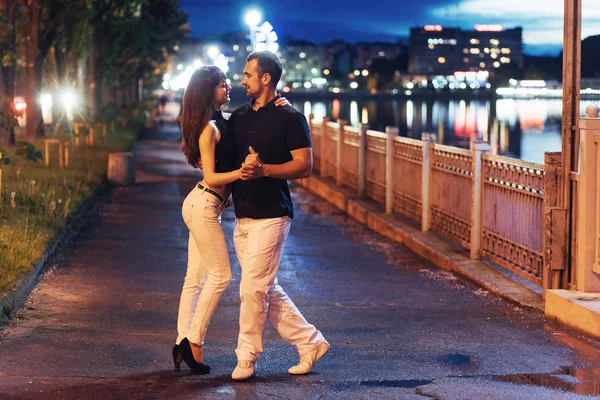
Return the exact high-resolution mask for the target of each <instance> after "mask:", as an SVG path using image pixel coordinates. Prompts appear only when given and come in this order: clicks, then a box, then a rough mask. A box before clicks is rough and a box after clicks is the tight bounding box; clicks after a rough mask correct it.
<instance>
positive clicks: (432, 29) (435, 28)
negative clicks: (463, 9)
mask: <svg viewBox="0 0 600 400" xmlns="http://www.w3.org/2000/svg"><path fill="white" fill-rule="evenodd" d="M423 29H424V30H426V31H427V32H441V31H442V29H443V28H442V26H441V25H425V27H423Z"/></svg>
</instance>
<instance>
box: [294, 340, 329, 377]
mask: <svg viewBox="0 0 600 400" xmlns="http://www.w3.org/2000/svg"><path fill="white" fill-rule="evenodd" d="M328 351H329V343H327V341H325V342H323V343H321V344H320V345H318V346H317V347H316V348H315V349H314V350H311V351H309V352H308V353H304V354H302V355H301V356H300V362H299V363H298V365H295V366H293V367H291V368H290V369H288V372H289V373H290V374H292V375H302V374H308V373H309V372H310V370H311V369H312V367H313V365H315V363H316V362H317V361H319V359H320V358H321V357H323V356H324V355H325V353H327V352H328Z"/></svg>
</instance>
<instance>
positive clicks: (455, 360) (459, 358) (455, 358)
mask: <svg viewBox="0 0 600 400" xmlns="http://www.w3.org/2000/svg"><path fill="white" fill-rule="evenodd" d="M440 360H441V361H442V362H444V363H446V364H450V365H451V366H453V367H457V368H466V369H473V368H477V367H478V360H477V358H475V357H473V356H470V355H468V354H460V353H451V354H448V355H446V356H443V357H441V359H440Z"/></svg>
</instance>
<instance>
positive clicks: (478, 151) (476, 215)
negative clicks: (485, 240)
mask: <svg viewBox="0 0 600 400" xmlns="http://www.w3.org/2000/svg"><path fill="white" fill-rule="evenodd" d="M471 152H472V153H473V200H472V201H471V259H472V260H478V259H479V258H480V256H479V251H480V250H481V236H482V233H483V223H482V212H481V211H482V210H481V209H482V200H483V196H482V195H483V169H482V165H483V164H482V161H481V156H482V155H483V154H484V153H489V152H490V144H489V143H488V142H483V141H479V140H472V141H471Z"/></svg>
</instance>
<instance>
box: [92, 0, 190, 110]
mask: <svg viewBox="0 0 600 400" xmlns="http://www.w3.org/2000/svg"><path fill="white" fill-rule="evenodd" d="M186 21H187V14H186V13H184V12H183V11H181V9H180V7H179V2H178V1H177V0H130V1H127V0H107V1H104V2H96V3H95V15H94V28H93V29H94V31H93V46H92V47H93V50H91V52H93V53H94V55H95V57H94V59H93V60H90V70H93V71H95V75H94V76H91V77H90V79H89V80H90V84H92V83H91V82H93V84H92V85H93V86H94V87H95V88H97V86H98V85H97V82H98V81H100V82H102V83H104V84H105V85H108V86H111V87H113V88H114V89H116V90H120V91H121V92H123V90H125V89H129V90H128V93H129V95H127V96H125V97H127V99H126V101H127V102H131V101H133V100H134V99H133V97H134V96H132V95H131V93H132V92H133V93H134V92H135V91H134V90H132V89H135V88H136V87H137V84H138V81H139V80H141V79H148V78H151V77H152V76H153V75H155V74H156V73H159V72H161V66H162V65H163V64H164V62H165V61H166V59H167V57H168V56H169V54H172V53H174V52H175V50H174V47H175V46H177V45H179V44H180V43H181V41H183V39H184V38H185V34H186V32H185V30H183V29H181V28H182V26H184V24H185V23H186Z"/></svg>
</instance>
